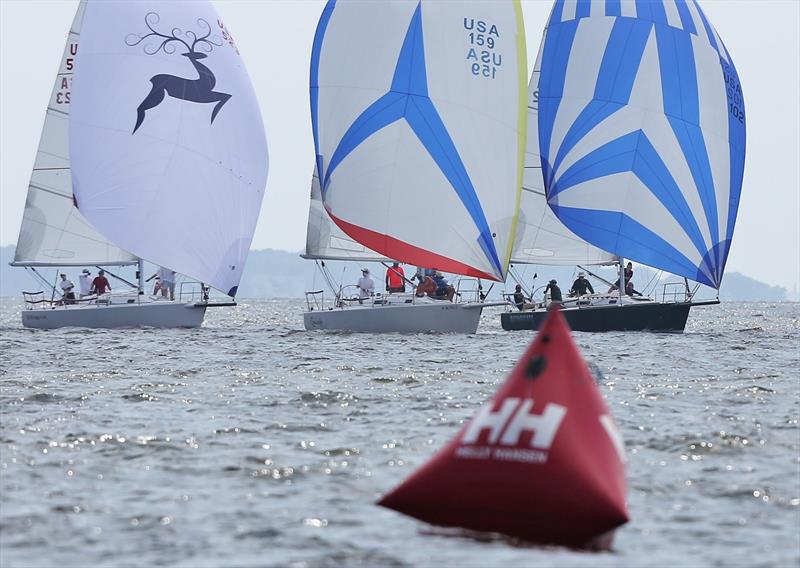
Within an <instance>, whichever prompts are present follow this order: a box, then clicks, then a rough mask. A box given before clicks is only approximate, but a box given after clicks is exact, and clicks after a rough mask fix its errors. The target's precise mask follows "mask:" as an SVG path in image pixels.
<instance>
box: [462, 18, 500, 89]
mask: <svg viewBox="0 0 800 568" xmlns="http://www.w3.org/2000/svg"><path fill="white" fill-rule="evenodd" d="M464 29H465V30H466V36H467V62H468V63H469V64H470V70H471V71H472V74H473V75H475V76H476V77H485V78H488V79H494V78H495V77H496V76H497V70H498V69H500V67H501V66H502V65H503V55H502V54H501V53H497V51H496V49H497V44H498V40H499V39H500V31H499V30H498V28H497V26H496V25H495V24H492V23H491V22H487V21H485V20H478V19H475V18H466V17H465V18H464Z"/></svg>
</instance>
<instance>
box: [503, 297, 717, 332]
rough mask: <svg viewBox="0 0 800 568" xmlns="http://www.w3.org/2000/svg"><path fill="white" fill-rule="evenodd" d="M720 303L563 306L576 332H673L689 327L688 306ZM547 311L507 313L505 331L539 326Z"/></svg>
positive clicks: (505, 315)
mask: <svg viewBox="0 0 800 568" xmlns="http://www.w3.org/2000/svg"><path fill="white" fill-rule="evenodd" d="M716 303H719V302H716V301H715V302H698V303H692V302H680V303H668V304H658V303H646V304H626V305H624V306H619V305H607V306H584V307H574V308H566V309H562V310H561V313H562V314H563V315H564V317H565V318H566V320H567V323H568V324H569V326H570V328H572V330H573V331H671V332H681V331H683V330H684V329H685V328H686V320H687V319H688V318H689V308H691V307H692V306H698V305H708V304H716ZM546 315H547V312H546V311H544V310H541V311H525V312H505V313H503V314H501V316H500V322H501V324H502V325H503V329H505V330H506V331H517V330H523V329H539V326H540V325H541V323H542V322H543V321H544V318H545V316H546Z"/></svg>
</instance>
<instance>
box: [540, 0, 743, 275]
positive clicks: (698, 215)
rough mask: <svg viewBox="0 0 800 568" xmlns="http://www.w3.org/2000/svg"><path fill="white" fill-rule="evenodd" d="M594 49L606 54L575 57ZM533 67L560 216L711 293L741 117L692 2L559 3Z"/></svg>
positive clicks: (720, 54) (735, 93)
mask: <svg viewBox="0 0 800 568" xmlns="http://www.w3.org/2000/svg"><path fill="white" fill-rule="evenodd" d="M591 52H596V53H602V57H600V58H597V59H596V60H592V61H588V60H587V58H586V57H585V55H583V56H582V54H586V53H591ZM541 67H542V76H541V79H540V85H541V89H540V93H539V97H540V100H539V121H538V127H539V132H538V137H539V141H540V147H541V160H542V174H543V177H544V185H545V190H546V192H547V196H548V201H549V203H550V205H551V208H552V209H553V211H554V213H555V214H556V215H557V216H558V217H559V219H560V220H561V221H562V222H563V223H564V224H565V225H567V226H568V227H569V228H570V229H571V230H572V231H574V232H575V233H576V234H577V235H578V236H580V237H581V238H583V239H585V240H586V241H587V242H589V243H591V244H593V245H595V246H598V247H600V248H602V249H603V250H606V251H608V252H610V253H613V254H616V255H618V256H622V257H625V258H630V259H631V260H634V261H638V262H642V263H645V264H648V265H650V266H653V267H656V268H660V269H663V270H666V271H669V272H671V273H673V274H676V275H680V276H685V277H687V278H691V279H693V280H696V281H698V282H701V283H703V284H707V285H709V286H712V287H716V288H718V287H719V285H720V283H721V282H722V277H723V273H724V270H725V263H726V260H727V256H728V251H729V250H730V242H731V239H732V238H733V230H734V226H735V222H736V214H737V211H738V204H739V198H740V194H741V189H742V177H743V173H744V157H745V133H746V128H745V109H744V100H743V96H742V88H741V83H740V81H739V77H738V74H737V73H736V68H735V66H734V64H733V61H732V60H731V58H730V53H729V52H728V50H727V49H726V48H725V46H724V45H723V44H722V40H721V39H720V37H719V35H718V33H717V32H716V30H715V29H714V28H713V26H712V25H711V23H710V21H709V20H708V18H707V17H706V16H705V14H704V13H703V12H702V10H701V8H700V6H699V4H698V3H697V1H696V0H664V1H663V2H662V1H652V0H637V1H635V2H622V3H621V2H618V1H615V0H607V1H606V2H592V3H590V4H588V5H587V4H583V3H578V4H577V5H575V6H572V5H569V4H564V3H558V2H557V3H556V7H555V8H554V10H553V12H552V14H551V18H550V22H549V26H548V33H547V37H546V40H545V44H544V47H543V51H542V63H541ZM611 176H614V177H613V178H611ZM604 179H609V180H610V179H613V180H614V183H611V182H608V183H603V180H604ZM628 180H630V181H631V182H635V183H628ZM602 223H609V225H608V226H606V225H602Z"/></svg>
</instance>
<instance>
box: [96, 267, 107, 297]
mask: <svg viewBox="0 0 800 568" xmlns="http://www.w3.org/2000/svg"><path fill="white" fill-rule="evenodd" d="M105 274H106V273H105V272H104V271H102V270H101V271H99V272H98V273H97V277H96V278H95V279H94V280H92V293H94V294H97V295H98V296H102V295H103V294H105V293H106V290H109V291H110V290H111V284H109V283H108V278H106V277H105Z"/></svg>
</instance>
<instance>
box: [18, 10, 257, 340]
mask: <svg viewBox="0 0 800 568" xmlns="http://www.w3.org/2000/svg"><path fill="white" fill-rule="evenodd" d="M79 46H80V48H79ZM78 51H80V56H78ZM206 58H208V62H207V65H205V64H203V63H200V60H201V59H206ZM73 73H74V78H73ZM195 77H196V78H195ZM215 84H216V90H215ZM226 103H227V104H226ZM223 105H225V108H224V109H223V108H222V106H223ZM266 175H267V147H266V138H265V135H264V132H263V128H262V127H261V116H260V111H259V108H258V104H257V102H256V99H255V95H254V93H253V90H252V86H251V85H250V81H249V78H248V76H247V72H246V70H245V68H244V65H243V63H242V61H241V58H240V56H239V53H238V50H237V49H236V46H235V43H234V42H233V39H232V37H231V36H230V34H229V32H228V30H227V29H226V28H225V27H224V24H223V23H222V19H221V18H220V17H219V15H218V14H217V12H216V10H215V9H214V7H213V6H212V5H211V4H210V3H209V2H202V1H200V2H194V1H193V2H181V3H161V2H157V1H150V2H113V3H109V2H94V1H89V2H87V1H82V2H81V3H80V5H79V7H78V11H77V13H76V16H75V19H74V21H73V25H72V28H71V30H70V35H69V38H68V41H67V46H66V48H65V51H64V56H63V57H62V62H61V67H60V69H59V74H58V75H57V78H56V85H55V87H54V89H53V93H52V96H51V100H50V103H49V105H48V110H47V117H46V119H45V124H44V128H43V131H42V137H41V140H40V144H39V150H38V153H37V157H36V163H35V166H34V171H33V174H32V176H31V183H30V187H29V191H28V199H27V202H26V208H25V213H24V218H23V223H22V227H21V230H20V238H19V241H18V244H17V250H16V254H15V261H14V262H13V263H12V264H13V265H16V266H25V267H29V268H30V269H31V270H33V271H35V269H36V267H40V266H61V267H63V266H113V265H130V264H138V267H139V270H138V273H137V276H138V280H139V281H138V286H137V288H138V290H137V292H138V293H134V294H127V295H123V296H119V295H117V294H114V295H103V296H101V297H90V298H87V299H83V300H77V301H76V302H74V303H72V302H59V303H58V304H56V303H54V302H51V301H48V300H45V299H44V298H43V297H42V295H39V296H37V297H35V298H33V299H32V300H31V301H29V302H28V303H27V306H26V309H25V310H23V313H22V321H23V325H25V326H26V327H36V328H56V327H64V326H82V327H131V326H155V327H198V326H200V325H201V323H202V321H203V317H204V314H205V310H206V308H207V307H209V306H218V305H233V302H232V300H231V301H223V302H209V301H208V299H207V295H206V294H205V293H204V292H203V291H202V286H198V287H197V289H196V293H193V294H192V295H191V299H190V300H189V301H180V297H179V301H177V302H172V301H165V300H163V299H155V298H152V297H149V296H148V295H146V294H144V273H143V260H142V259H146V260H148V261H150V262H153V263H156V264H159V265H162V266H169V267H170V268H172V269H173V270H175V271H177V272H179V273H182V274H185V275H187V276H189V277H191V278H195V279H197V280H198V281H200V282H203V283H205V284H208V285H210V286H212V287H214V288H216V289H218V290H220V291H222V292H223V293H225V294H227V295H228V296H230V297H231V298H233V297H234V296H235V293H236V288H237V285H238V283H239V279H240V278H241V273H242V270H243V268H244V261H245V258H246V256H247V252H248V250H249V246H250V242H251V240H252V235H253V231H254V229H255V223H256V220H257V216H258V211H259V208H260V204H261V200H262V197H263V192H264V186H265V182H266ZM29 299H31V298H30V296H29ZM185 299H186V298H184V300H185Z"/></svg>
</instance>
